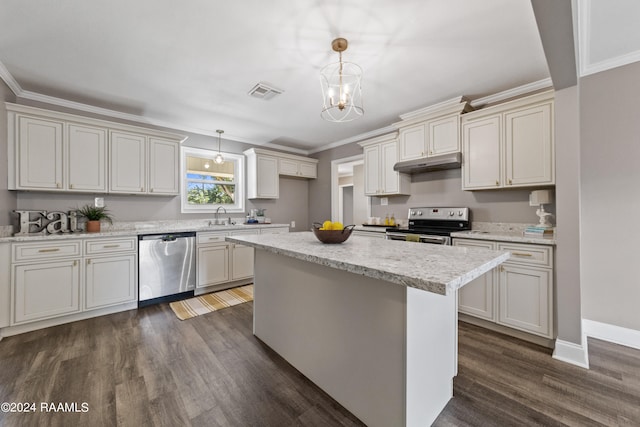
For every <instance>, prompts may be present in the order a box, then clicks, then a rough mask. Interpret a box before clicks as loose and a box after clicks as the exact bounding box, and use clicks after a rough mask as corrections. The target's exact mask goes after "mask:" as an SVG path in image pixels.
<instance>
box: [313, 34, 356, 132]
mask: <svg viewBox="0 0 640 427" xmlns="http://www.w3.org/2000/svg"><path fill="white" fill-rule="evenodd" d="M348 45H349V44H348V42H347V40H346V39H343V38H337V39H335V40H334V41H332V42H331V48H332V49H333V50H334V51H336V52H338V54H339V58H340V59H339V61H338V62H336V63H333V64H329V65H327V66H326V67H324V68H323V69H322V70H320V86H321V88H322V97H323V102H324V105H323V107H322V112H321V113H320V116H321V117H322V118H323V119H325V120H327V121H329V122H350V121H352V120H355V119H357V118H359V117H362V115H363V114H364V108H363V107H362V87H361V83H362V68H360V66H359V65H357V64H354V63H352V62H343V61H342V52H344V51H345V50H347V46H348Z"/></svg>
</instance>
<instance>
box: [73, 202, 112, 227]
mask: <svg viewBox="0 0 640 427" xmlns="http://www.w3.org/2000/svg"><path fill="white" fill-rule="evenodd" d="M76 211H77V212H78V215H80V216H81V217H85V218H87V220H88V221H101V220H105V221H109V223H113V221H112V218H111V215H110V214H109V210H107V208H106V207H102V208H98V207H95V206H92V205H84V206H83V207H81V208H78V209H76Z"/></svg>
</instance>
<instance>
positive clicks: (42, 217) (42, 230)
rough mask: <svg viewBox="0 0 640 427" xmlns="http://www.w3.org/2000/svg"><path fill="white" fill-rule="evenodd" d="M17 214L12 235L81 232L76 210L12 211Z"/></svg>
mask: <svg viewBox="0 0 640 427" xmlns="http://www.w3.org/2000/svg"><path fill="white" fill-rule="evenodd" d="M13 212H14V213H15V214H16V215H17V216H18V227H17V230H18V231H17V232H15V233H13V235H14V236H26V235H28V234H56V233H73V232H76V233H77V232H82V231H83V230H82V229H80V228H78V212H76V211H69V212H47V211H13Z"/></svg>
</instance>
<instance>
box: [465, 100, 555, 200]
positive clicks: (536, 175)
mask: <svg viewBox="0 0 640 427" xmlns="http://www.w3.org/2000/svg"><path fill="white" fill-rule="evenodd" d="M553 132H554V131H553V93H552V92H544V93H542V94H537V95H532V96H529V97H526V98H522V99H518V100H515V101H511V102H507V103H504V104H501V105H498V106H494V107H489V108H486V109H482V110H478V111H474V112H472V113H468V114H465V115H464V116H463V118H462V136H463V146H462V153H463V163H462V188H463V190H483V189H495V188H517V187H531V186H540V185H554V184H555V157H554V137H553Z"/></svg>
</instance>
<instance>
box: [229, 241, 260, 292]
mask: <svg viewBox="0 0 640 427" xmlns="http://www.w3.org/2000/svg"><path fill="white" fill-rule="evenodd" d="M259 231H260V230H232V231H230V232H229V234H230V235H231V236H242V235H250V234H258V233H259ZM229 247H230V249H231V259H230V264H231V265H230V271H231V273H230V276H231V280H232V281H233V280H240V279H248V278H251V277H253V260H254V253H255V250H254V249H253V248H252V247H251V246H245V245H241V244H239V243H229Z"/></svg>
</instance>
